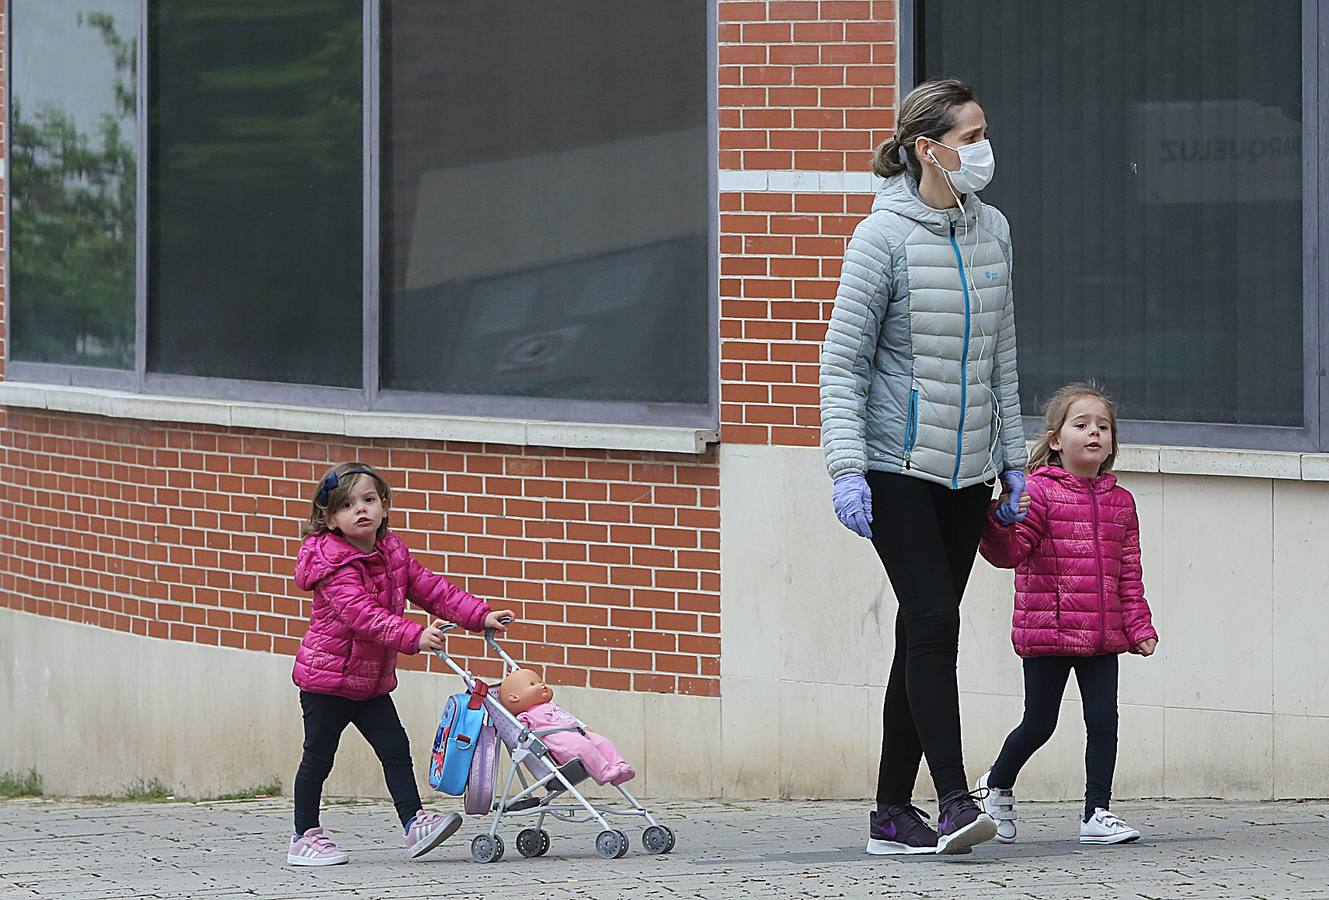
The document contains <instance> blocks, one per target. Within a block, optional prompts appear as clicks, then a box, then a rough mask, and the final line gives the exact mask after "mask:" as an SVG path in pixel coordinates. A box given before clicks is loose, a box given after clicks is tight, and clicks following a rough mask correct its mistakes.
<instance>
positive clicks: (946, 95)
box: [872, 78, 978, 181]
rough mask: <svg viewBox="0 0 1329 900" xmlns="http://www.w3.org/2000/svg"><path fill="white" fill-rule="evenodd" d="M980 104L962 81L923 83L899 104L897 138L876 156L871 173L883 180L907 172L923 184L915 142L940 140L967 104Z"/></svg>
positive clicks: (873, 155) (881, 148) (893, 136)
mask: <svg viewBox="0 0 1329 900" xmlns="http://www.w3.org/2000/svg"><path fill="white" fill-rule="evenodd" d="M977 101H978V98H977V97H975V96H974V89H973V88H971V87H970V86H969V85H967V84H965V83H964V82H963V81H957V80H955V79H954V78H942V79H938V80H937V81H925V82H923V83H922V84H920V85H919V86H918V87H916V88H914V89H913V90H912V91H910V92H909V94H908V96H906V97H905V98H904V102H903V103H901V104H900V113H899V115H898V116H896V119H895V134H893V135H891V136H890V137H889V138H887V139H886V141H885V142H883V143H882V144H881V145H880V146H878V147H877V149H876V150H875V151H874V152H873V154H872V171H873V172H875V173H876V174H878V175H880V176H881V177H882V178H890V177H891V176H893V175H899V174H900V173H901V172H904V171H905V170H906V169H907V170H908V171H909V173H910V174H912V175H913V176H914V180H915V181H919V180H921V179H922V177H923V167H922V164H921V163H920V162H919V161H918V156H917V154H915V153H914V141H916V140H918V139H919V138H921V137H925V138H932V139H933V140H939V139H940V138H941V136H942V135H943V134H945V133H946V132H948V131H950V130H951V129H952V128H954V127H955V111H956V110H957V109H959V108H960V107H961V106H964V105H965V104H966V103H976V102H977ZM901 151H903V156H904V159H903V160H902V159H901V155H902V154H901Z"/></svg>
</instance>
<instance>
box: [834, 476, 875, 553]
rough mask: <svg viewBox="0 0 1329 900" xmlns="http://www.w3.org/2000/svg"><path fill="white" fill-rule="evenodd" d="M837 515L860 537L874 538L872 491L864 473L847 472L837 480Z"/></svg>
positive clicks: (835, 498)
mask: <svg viewBox="0 0 1329 900" xmlns="http://www.w3.org/2000/svg"><path fill="white" fill-rule="evenodd" d="M833 500H834V502H835V515H836V517H837V518H838V519H839V520H840V522H841V523H842V524H843V525H844V527H845V528H848V529H849V530H850V531H852V532H853V533H854V534H856V535H858V536H859V537H865V538H871V537H872V490H871V489H870V488H869V487H868V481H867V479H866V478H864V477H863V473H862V472H846V473H844V474H843V475H841V476H839V477H838V478H836V479H835V492H834V494H833Z"/></svg>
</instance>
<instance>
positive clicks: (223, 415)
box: [0, 381, 719, 454]
mask: <svg viewBox="0 0 1329 900" xmlns="http://www.w3.org/2000/svg"><path fill="white" fill-rule="evenodd" d="M0 405H4V406H18V407H26V408H29V409H46V410H51V411H52V412H69V413H82V414H84V415H92V416H107V417H109V418H113V419H139V420H143V421H153V422H181V423H189V424H193V425H221V426H226V427H231V428H258V429H265V430H272V431H297V432H303V433H309V434H331V435H342V436H346V437H371V438H406V439H419V440H433V441H467V442H472V443H490V444H510V445H516V446H538V447H571V448H581V449H595V450H644V451H659V452H665V453H693V454H699V453H703V452H705V450H706V446H707V445H708V444H713V443H715V442H717V441H718V440H719V433H718V432H717V431H716V430H715V429H699V428H683V427H669V426H657V425H604V424H596V423H592V422H548V421H539V420H524V419H491V418H480V417H470V416H435V415H419V414H410V413H382V412H366V411H351V412H346V411H338V410H334V409H322V408H318V407H312V406H288V405H282V404H274V403H253V402H246V401H233V400H200V399H194V398H189V397H164V396H156V395H151V394H134V393H128V392H125V391H112V390H104V389H101V388H83V387H70V386H66V385H46V384H27V383H17V382H10V381H0Z"/></svg>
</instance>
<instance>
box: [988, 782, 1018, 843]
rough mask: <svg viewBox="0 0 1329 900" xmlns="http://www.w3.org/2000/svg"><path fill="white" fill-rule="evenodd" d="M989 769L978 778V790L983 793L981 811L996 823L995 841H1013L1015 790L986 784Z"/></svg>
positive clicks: (1015, 817)
mask: <svg viewBox="0 0 1329 900" xmlns="http://www.w3.org/2000/svg"><path fill="white" fill-rule="evenodd" d="M991 775H992V772H991V771H988V772H984V773H983V774H982V775H981V776H980V777H979V779H978V790H979V791H982V792H984V793H983V812H985V813H987V814H988V815H989V816H991V817H992V819H993V821H995V822H996V823H997V842H998V843H1002V844H1013V843H1015V822H1016V819H1017V818H1018V816H1016V815H1015V792H1014V791H1011V790H1007V789H1006V788H994V787H992V786H991V785H990V784H988V777H989V776H991Z"/></svg>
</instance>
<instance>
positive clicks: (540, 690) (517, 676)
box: [498, 669, 554, 715]
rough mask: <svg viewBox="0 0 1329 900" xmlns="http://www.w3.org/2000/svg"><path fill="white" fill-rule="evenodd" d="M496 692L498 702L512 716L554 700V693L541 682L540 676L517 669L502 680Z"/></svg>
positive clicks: (527, 670) (528, 670)
mask: <svg viewBox="0 0 1329 900" xmlns="http://www.w3.org/2000/svg"><path fill="white" fill-rule="evenodd" d="M498 691H499V698H498V699H499V702H501V703H502V704H503V707H504V708H505V709H506V710H507V711H508V712H510V713H513V714H514V715H515V714H517V713H523V712H526V710H528V709H530V708H531V707H532V706H538V705H539V704H541V703H548V702H549V701H551V700H553V699H554V692H553V691H552V690H551V689H550V687H549V685H547V684H545V683H544V682H543V681H541V680H540V676H539V675H536V674H535V673H534V672H532V671H531V670H530V669H518V670H517V671H515V672H513V673H511V674H510V675H508V677H507V678H504V679H503V684H502V685H501V686H500V687H499V689H498Z"/></svg>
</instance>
